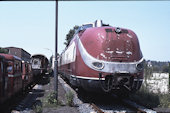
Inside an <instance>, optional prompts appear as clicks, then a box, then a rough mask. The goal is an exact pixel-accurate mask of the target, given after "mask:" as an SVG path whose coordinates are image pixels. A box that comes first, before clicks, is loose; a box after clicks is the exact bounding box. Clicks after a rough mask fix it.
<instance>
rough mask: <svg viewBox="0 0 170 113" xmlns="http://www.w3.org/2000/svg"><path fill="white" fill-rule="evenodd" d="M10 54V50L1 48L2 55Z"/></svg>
mask: <svg viewBox="0 0 170 113" xmlns="http://www.w3.org/2000/svg"><path fill="white" fill-rule="evenodd" d="M8 52H9V50H8V49H5V48H1V47H0V53H5V54H8Z"/></svg>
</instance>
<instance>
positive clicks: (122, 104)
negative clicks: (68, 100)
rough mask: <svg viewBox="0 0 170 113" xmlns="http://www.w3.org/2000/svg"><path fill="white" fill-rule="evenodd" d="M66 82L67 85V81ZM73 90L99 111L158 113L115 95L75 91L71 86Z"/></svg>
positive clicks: (99, 112)
mask: <svg viewBox="0 0 170 113" xmlns="http://www.w3.org/2000/svg"><path fill="white" fill-rule="evenodd" d="M62 80H63V79H62ZM64 84H65V85H66V84H67V83H64ZM68 84H69V83H68ZM68 87H70V86H69V85H67V88H68ZM70 88H71V87H70ZM67 90H68V89H67ZM71 90H74V92H76V95H77V97H78V98H79V99H80V100H81V101H82V103H86V104H89V106H90V107H91V108H92V109H93V110H94V111H95V112H97V113H156V112H155V111H153V110H151V109H147V108H145V107H143V106H140V105H137V104H136V103H135V102H132V101H130V100H127V99H120V98H118V97H116V96H115V95H111V96H109V95H99V94H90V95H89V94H88V93H87V92H84V91H82V90H78V91H75V89H74V88H71ZM82 103H81V104H82Z"/></svg>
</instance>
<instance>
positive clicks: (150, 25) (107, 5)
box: [0, 1, 170, 61]
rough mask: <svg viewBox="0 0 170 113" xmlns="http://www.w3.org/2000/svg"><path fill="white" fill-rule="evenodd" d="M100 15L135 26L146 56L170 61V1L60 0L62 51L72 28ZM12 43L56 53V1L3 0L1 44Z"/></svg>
mask: <svg viewBox="0 0 170 113" xmlns="http://www.w3.org/2000/svg"><path fill="white" fill-rule="evenodd" d="M97 19H101V20H102V21H103V22H104V23H106V24H110V25H111V26H114V27H122V28H127V29H131V30H133V31H134V32H135V33H136V34H137V36H138V39H139V42H140V47H141V50H142V53H143V56H144V58H145V59H147V60H156V61H170V49H169V48H170V28H169V26H170V1H59V3H58V52H59V53H61V52H62V51H63V50H64V48H65V45H64V42H65V37H66V34H67V33H68V32H69V30H70V29H72V28H73V27H74V26H75V25H82V24H84V23H87V22H94V21H95V20H97ZM9 46H14V47H20V48H23V49H25V50H26V51H28V52H29V53H31V54H37V53H41V54H45V55H46V56H47V57H48V58H49V57H50V56H51V55H52V54H54V53H55V2H54V1H49V2H48V1H36V2H31V1H29V2H28V1H27V2H26V1H22V2H19V1H17V2H11V1H8V2H5V1H4V2H0V47H9ZM45 48H46V49H45Z"/></svg>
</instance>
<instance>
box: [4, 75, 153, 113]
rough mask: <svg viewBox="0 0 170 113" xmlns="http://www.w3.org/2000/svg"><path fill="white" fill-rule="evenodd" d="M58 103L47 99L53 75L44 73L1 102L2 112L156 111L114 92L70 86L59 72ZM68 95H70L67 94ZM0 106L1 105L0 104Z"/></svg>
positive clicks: (85, 112)
mask: <svg viewBox="0 0 170 113" xmlns="http://www.w3.org/2000/svg"><path fill="white" fill-rule="evenodd" d="M58 79H59V85H58V104H54V103H49V101H48V100H49V99H52V97H51V98H50V97H49V95H50V94H52V92H53V90H54V86H53V84H54V77H52V76H51V75H46V76H44V77H43V78H42V79H41V80H40V81H38V82H37V83H36V84H34V85H33V86H32V89H30V90H28V91H27V92H25V94H18V95H19V96H16V97H15V98H12V99H11V100H10V101H8V102H6V103H5V104H3V108H1V111H3V113H10V112H12V113H38V112H42V113H47V112H50V113H78V112H80V113H156V111H153V110H151V109H146V108H144V107H142V106H139V105H137V104H136V103H135V102H131V101H129V100H122V99H119V98H117V97H116V96H115V95H97V94H92V95H91V94H88V93H86V92H84V91H82V90H81V91H80V90H77V89H74V88H71V87H70V85H69V84H67V82H65V81H64V80H63V79H62V78H61V77H60V76H59V78H58ZM70 92H71V94H73V98H72V101H73V102H72V103H70V104H69V103H68V99H69V98H67V96H66V95H67V94H69V93H70ZM70 98H71V97H70ZM1 107H2V105H1Z"/></svg>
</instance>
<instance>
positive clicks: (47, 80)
mask: <svg viewBox="0 0 170 113" xmlns="http://www.w3.org/2000/svg"><path fill="white" fill-rule="evenodd" d="M38 86H39V87H40V88H38V89H41V90H42V91H41V94H43V95H42V96H39V97H37V98H36V102H35V103H34V105H33V112H39V111H40V112H41V111H42V113H78V112H79V111H78V109H77V107H75V106H73V107H72V106H69V105H68V104H67V100H68V99H67V98H66V92H65V90H64V88H63V87H62V85H61V84H60V82H58V104H54V103H52V104H50V102H53V101H55V100H53V99H54V98H53V96H54V95H53V92H54V77H52V76H50V75H47V76H45V77H44V78H43V79H42V80H41V81H40V82H39V83H38ZM42 92H43V93H42ZM37 105H38V107H37ZM35 106H36V107H35Z"/></svg>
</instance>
